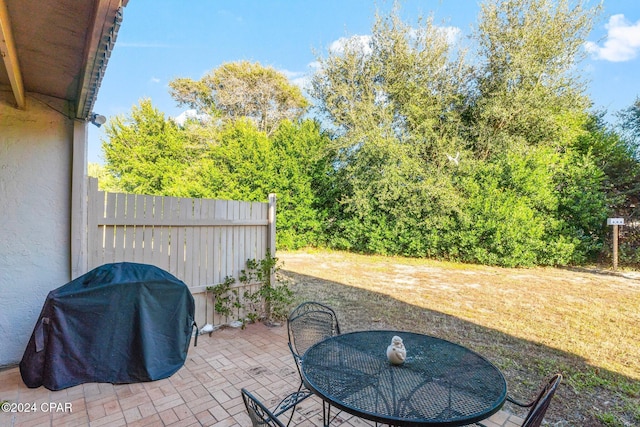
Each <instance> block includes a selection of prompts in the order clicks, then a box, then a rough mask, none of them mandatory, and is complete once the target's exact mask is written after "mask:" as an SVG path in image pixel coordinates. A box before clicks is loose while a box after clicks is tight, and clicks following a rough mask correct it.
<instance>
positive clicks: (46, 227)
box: [0, 90, 73, 367]
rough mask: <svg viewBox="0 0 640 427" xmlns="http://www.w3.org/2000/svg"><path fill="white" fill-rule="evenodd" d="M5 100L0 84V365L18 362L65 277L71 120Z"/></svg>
mask: <svg viewBox="0 0 640 427" xmlns="http://www.w3.org/2000/svg"><path fill="white" fill-rule="evenodd" d="M10 100H11V93H10V92H7V91H3V90H0V290H1V293H0V367H2V366H6V365H12V364H15V363H18V362H19V361H20V359H21V358H22V354H23V352H24V349H25V346H26V344H27V342H28V340H29V337H30V336H31V332H32V330H33V327H34V324H35V321H36V320H37V318H38V316H39V314H40V310H41V308H42V305H43V303H44V300H45V298H46V296H47V294H48V292H49V291H50V290H52V289H55V288H57V287H59V286H62V285H64V284H65V283H67V282H68V281H69V280H70V214H71V207H70V206H71V164H72V163H71V162H72V148H73V121H72V120H70V119H68V118H66V117H65V116H64V115H63V114H61V113H59V112H58V111H55V110H56V109H58V110H60V106H56V105H55V104H56V101H55V100H52V101H51V102H48V101H47V100H46V99H43V98H42V97H38V99H36V98H34V97H30V96H28V97H27V108H26V110H25V111H21V110H17V109H15V108H13V107H12V106H11V104H10V102H11V101H10ZM47 104H49V105H47Z"/></svg>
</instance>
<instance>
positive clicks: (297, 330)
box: [287, 301, 340, 361]
mask: <svg viewBox="0 0 640 427" xmlns="http://www.w3.org/2000/svg"><path fill="white" fill-rule="evenodd" d="M287 329H288V333H289V348H291V352H292V353H293V355H294V357H295V358H296V360H298V361H299V359H300V357H302V355H303V354H304V352H305V351H307V349H308V348H309V347H311V346H312V345H313V344H315V343H317V342H318V341H321V340H323V339H325V338H329V337H331V336H334V335H339V334H340V325H339V324H338V317H337V316H336V313H335V311H333V309H332V308H331V307H329V306H327V305H324V304H321V303H319V302H313V301H307V302H303V303H302V304H300V305H299V306H297V307H296V308H294V309H293V311H292V312H291V314H289V317H288V319H287Z"/></svg>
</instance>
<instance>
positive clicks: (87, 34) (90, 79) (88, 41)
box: [0, 0, 128, 119]
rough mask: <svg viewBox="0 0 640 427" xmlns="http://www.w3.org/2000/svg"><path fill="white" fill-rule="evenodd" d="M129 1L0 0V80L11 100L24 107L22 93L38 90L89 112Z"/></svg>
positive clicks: (73, 111)
mask: <svg viewBox="0 0 640 427" xmlns="http://www.w3.org/2000/svg"><path fill="white" fill-rule="evenodd" d="M127 2H128V0H92V1H86V0H83V1H78V0H56V1H42V0H0V55H1V56H2V65H0V86H9V87H11V90H12V92H13V95H14V98H15V106H16V107H18V108H28V107H27V106H26V102H25V93H36V94H42V95H46V96H49V97H52V98H56V99H59V100H62V101H66V102H67V103H68V105H69V111H67V112H65V114H67V115H68V116H69V117H71V118H78V119H87V118H89V117H90V115H91V112H92V110H93V105H94V103H95V101H96V97H97V94H98V89H99V87H100V83H101V81H102V78H103V76H104V72H105V70H106V67H107V62H108V60H109V56H110V55H111V50H112V49H113V46H114V44H115V41H116V37H117V34H118V29H119V27H120V23H121V21H122V8H123V7H125V6H126V4H127Z"/></svg>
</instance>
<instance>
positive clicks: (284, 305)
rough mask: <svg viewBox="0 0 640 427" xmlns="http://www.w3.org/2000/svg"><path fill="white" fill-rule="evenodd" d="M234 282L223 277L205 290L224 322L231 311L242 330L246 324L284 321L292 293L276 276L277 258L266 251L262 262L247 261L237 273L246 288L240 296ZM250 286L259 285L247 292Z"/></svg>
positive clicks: (232, 279)
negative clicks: (240, 323)
mask: <svg viewBox="0 0 640 427" xmlns="http://www.w3.org/2000/svg"><path fill="white" fill-rule="evenodd" d="M235 282H236V279H235V278H233V277H230V276H227V277H225V279H224V281H223V282H222V283H220V284H218V285H215V286H208V287H207V291H209V292H211V297H212V299H213V305H214V310H215V312H216V313H218V314H219V315H221V316H224V318H225V322H227V323H228V322H229V318H230V317H231V316H232V315H233V314H234V310H235V314H236V320H239V321H241V322H242V326H243V327H244V326H245V324H246V322H247V321H248V322H255V321H257V320H259V319H262V320H264V321H265V322H266V323H274V322H277V321H281V320H284V319H286V317H287V310H288V308H289V305H290V304H291V302H292V301H293V292H292V291H291V289H289V283H288V282H287V281H286V280H284V279H283V277H282V275H281V274H280V265H279V264H278V259H277V258H275V257H272V256H271V254H270V253H269V251H267V256H266V257H265V258H264V259H261V260H256V259H248V260H247V264H246V268H245V269H243V270H241V271H240V283H242V285H244V286H245V287H246V288H247V289H246V290H245V291H244V292H243V293H242V294H241V293H240V290H239V289H238V288H234V287H233V285H234V283H235ZM253 285H259V288H258V289H257V290H256V291H255V292H252V291H251V289H250V288H251V286H253Z"/></svg>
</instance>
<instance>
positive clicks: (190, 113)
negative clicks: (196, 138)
mask: <svg viewBox="0 0 640 427" xmlns="http://www.w3.org/2000/svg"><path fill="white" fill-rule="evenodd" d="M210 118H211V117H209V115H207V114H204V113H203V114H198V112H197V111H196V110H186V111H183V112H182V113H180V114H179V115H178V116H177V117H174V118H173V121H174V122H176V123H177V124H178V125H180V126H184V124H185V122H186V121H187V120H188V119H195V120H198V121H200V122H201V123H202V122H206V121H208V120H209V119H210Z"/></svg>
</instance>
